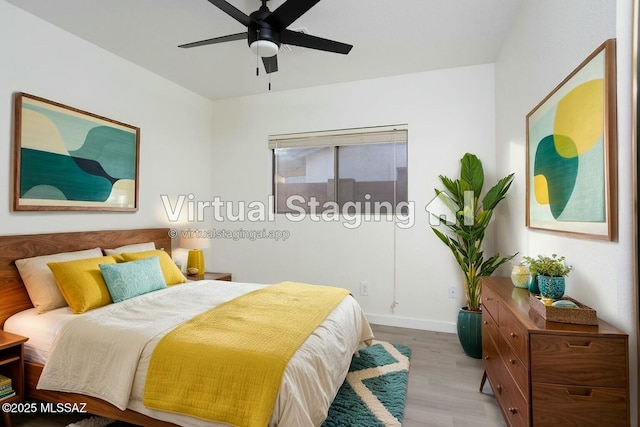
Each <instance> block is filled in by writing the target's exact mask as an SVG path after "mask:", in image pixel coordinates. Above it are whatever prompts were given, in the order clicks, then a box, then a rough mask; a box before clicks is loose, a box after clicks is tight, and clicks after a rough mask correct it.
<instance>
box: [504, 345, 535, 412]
mask: <svg viewBox="0 0 640 427" xmlns="http://www.w3.org/2000/svg"><path fill="white" fill-rule="evenodd" d="M498 351H499V352H500V358H501V359H502V363H504V365H505V366H506V367H507V370H508V371H509V374H510V375H511V376H512V377H513V379H514V380H515V382H516V384H517V385H518V388H519V389H520V392H521V393H522V395H523V396H524V397H525V398H526V399H527V400H528V399H529V370H528V369H527V368H526V367H525V366H524V365H523V364H522V362H521V361H520V359H519V358H518V356H517V355H516V353H515V351H514V350H513V348H511V346H510V345H508V344H507V343H506V342H505V340H504V339H502V340H500V342H499V343H498Z"/></svg>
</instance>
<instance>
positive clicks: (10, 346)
mask: <svg viewBox="0 0 640 427" xmlns="http://www.w3.org/2000/svg"><path fill="white" fill-rule="evenodd" d="M28 339H29V338H26V337H23V336H20V335H16V334H11V333H9V332H5V331H0V374H2V375H4V376H6V377H9V378H11V387H12V388H13V389H14V390H15V392H16V394H15V395H14V396H11V397H7V398H4V399H0V402H2V403H6V402H20V401H22V400H23V399H24V343H25V342H26V341H27V340H28ZM0 411H1V410H0ZM2 419H3V420H4V425H5V426H7V427H11V416H10V414H9V413H8V412H4V411H2Z"/></svg>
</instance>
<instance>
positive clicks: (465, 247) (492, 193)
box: [431, 153, 517, 311]
mask: <svg viewBox="0 0 640 427" xmlns="http://www.w3.org/2000/svg"><path fill="white" fill-rule="evenodd" d="M513 175H514V174H513V173H512V174H509V175H507V176H505V177H504V178H502V179H500V180H499V181H498V182H497V183H496V184H495V185H494V186H493V187H491V189H489V191H487V193H486V194H485V195H484V197H482V199H481V198H480V197H481V195H482V189H483V187H484V169H483V168H482V162H481V161H480V159H478V157H477V156H475V155H474V154H471V153H466V154H465V155H464V156H463V157H462V158H461V159H460V177H459V178H458V179H455V180H454V179H451V178H448V177H446V176H443V175H440V176H439V178H440V181H441V182H442V185H444V187H445V190H439V189H437V188H436V189H435V192H436V196H437V198H438V199H440V201H441V202H443V204H444V205H446V206H447V207H448V208H449V210H451V212H452V213H453V216H454V217H455V218H445V217H442V216H437V215H435V214H433V213H431V215H433V216H435V217H436V218H437V219H438V220H439V223H440V225H443V226H445V227H446V229H447V230H446V233H445V232H443V231H440V230H438V228H436V227H431V229H432V230H433V232H434V233H435V234H436V235H437V236H438V237H439V238H440V240H442V242H444V244H445V245H447V247H449V249H450V250H451V253H452V254H453V256H454V258H455V260H456V262H457V263H458V265H459V266H460V269H461V270H462V273H463V274H464V288H465V297H466V300H467V308H468V310H471V311H478V310H480V297H481V285H480V277H483V276H491V275H492V274H493V272H494V271H495V270H496V269H497V268H498V267H500V266H501V265H502V264H504V263H505V262H507V261H509V260H511V259H512V258H513V257H514V256H516V255H517V253H515V254H513V255H510V256H506V257H502V256H500V254H499V253H496V254H494V255H492V256H491V257H489V258H488V259H486V260H485V257H484V252H483V249H482V242H483V241H484V237H485V232H486V230H487V227H488V226H489V222H490V221H491V218H492V216H493V212H494V209H495V208H496V206H497V205H498V203H500V201H502V200H503V199H504V198H505V196H506V194H507V192H508V191H509V188H510V187H511V183H512V181H513Z"/></svg>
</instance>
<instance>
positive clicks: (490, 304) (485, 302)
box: [482, 286, 498, 322]
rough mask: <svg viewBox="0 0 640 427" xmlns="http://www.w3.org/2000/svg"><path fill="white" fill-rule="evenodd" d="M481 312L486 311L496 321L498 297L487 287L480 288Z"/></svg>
mask: <svg viewBox="0 0 640 427" xmlns="http://www.w3.org/2000/svg"><path fill="white" fill-rule="evenodd" d="M482 311H488V312H489V314H491V317H493V318H494V319H495V320H496V322H497V321H498V296H497V295H496V293H495V292H493V290H491V289H490V288H489V287H487V286H483V287H482Z"/></svg>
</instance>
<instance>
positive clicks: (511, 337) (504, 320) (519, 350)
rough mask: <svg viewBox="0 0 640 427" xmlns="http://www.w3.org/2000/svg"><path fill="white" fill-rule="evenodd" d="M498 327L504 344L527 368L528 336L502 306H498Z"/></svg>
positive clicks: (511, 314)
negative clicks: (505, 343) (511, 349)
mask: <svg viewBox="0 0 640 427" xmlns="http://www.w3.org/2000/svg"><path fill="white" fill-rule="evenodd" d="M498 312H499V314H498V326H500V332H501V333H502V335H503V336H504V339H505V341H506V342H508V343H509V345H511V347H513V349H514V351H515V352H516V354H517V355H518V357H519V358H520V360H521V361H522V363H523V364H524V366H529V335H528V333H527V331H526V329H524V328H523V327H522V324H521V323H520V322H518V320H517V319H516V317H515V316H514V315H513V313H511V312H510V311H509V309H508V308H506V307H505V306H504V305H498Z"/></svg>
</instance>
